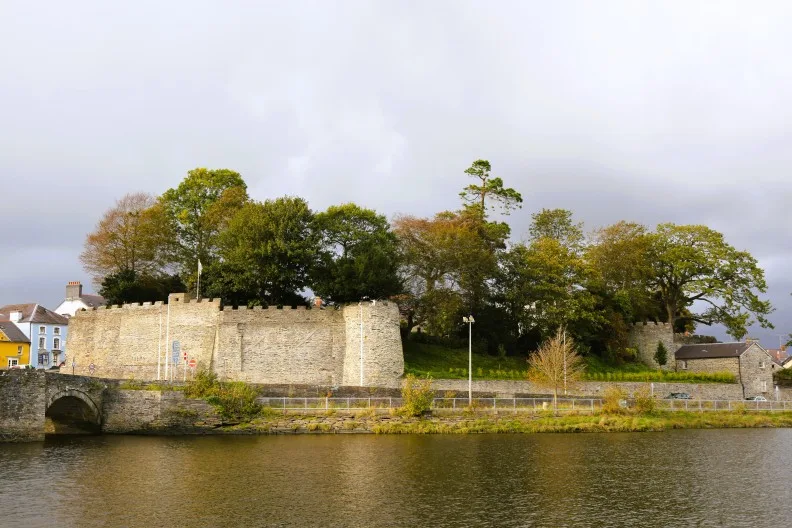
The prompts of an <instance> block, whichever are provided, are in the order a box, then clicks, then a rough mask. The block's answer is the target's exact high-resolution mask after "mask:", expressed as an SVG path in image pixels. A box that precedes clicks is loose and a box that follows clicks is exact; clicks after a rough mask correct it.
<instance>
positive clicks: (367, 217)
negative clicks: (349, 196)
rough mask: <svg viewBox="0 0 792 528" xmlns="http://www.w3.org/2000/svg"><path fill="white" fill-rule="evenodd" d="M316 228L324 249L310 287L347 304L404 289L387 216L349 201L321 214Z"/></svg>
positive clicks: (316, 220)
mask: <svg viewBox="0 0 792 528" xmlns="http://www.w3.org/2000/svg"><path fill="white" fill-rule="evenodd" d="M314 229H315V231H316V235H317V238H318V240H319V241H320V243H321V248H320V250H319V258H318V261H317V264H316V266H315V267H314V269H313V271H312V274H311V277H312V280H311V286H312V288H313V290H314V291H315V292H316V293H317V294H318V295H319V296H320V297H322V298H325V299H327V300H328V301H332V302H335V303H346V302H357V301H360V300H361V299H384V298H388V297H390V296H392V295H396V294H397V293H400V292H401V291H402V284H401V280H400V279H399V275H398V270H399V257H398V250H397V240H396V235H395V234H393V232H392V231H391V230H390V225H389V224H388V221H387V219H386V218H385V217H384V216H382V215H379V214H377V213H376V212H374V211H372V210H371V209H364V208H362V207H359V206H357V205H355V204H352V203H348V204H344V205H339V206H332V207H330V208H328V209H327V211H325V212H324V213H319V214H317V215H316V218H315V221H314Z"/></svg>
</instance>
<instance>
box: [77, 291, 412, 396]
mask: <svg viewBox="0 0 792 528" xmlns="http://www.w3.org/2000/svg"><path fill="white" fill-rule="evenodd" d="M361 324H362V333H361ZM67 339H68V341H67V347H68V350H69V355H70V356H71V358H73V360H74V361H75V365H74V367H73V371H74V373H75V374H81V375H92V376H97V377H102V378H116V379H130V378H134V379H137V380H155V379H170V378H172V379H176V380H179V379H182V378H184V369H185V365H184V363H183V361H182V357H183V354H185V353H186V354H187V357H188V358H189V359H195V360H196V363H197V365H198V368H203V369H207V370H211V371H213V372H215V373H216V374H217V375H218V376H219V377H220V378H221V379H227V380H238V381H245V382H248V383H294V384H317V385H330V386H338V385H366V386H370V385H389V384H393V383H397V382H398V379H399V378H400V376H401V375H402V374H403V372H404V358H403V354H402V347H401V337H400V334H399V312H398V309H397V307H396V305H395V304H393V303H388V302H376V303H371V302H365V303H361V304H360V305H349V306H345V307H342V308H337V309H336V308H327V309H316V308H314V309H306V308H305V307H298V308H296V309H292V308H284V309H276V308H268V309H262V308H260V307H256V308H253V309H246V308H244V307H240V308H228V307H226V308H223V307H221V306H220V301H218V300H195V299H192V300H191V299H189V296H188V295H186V294H183V293H182V294H171V295H170V296H169V298H168V303H167V304H164V303H161V302H156V303H143V304H142V305H140V304H126V305H124V306H120V307H119V306H114V307H111V308H106V309H103V308H100V309H96V310H92V311H82V312H77V314H75V316H74V317H72V319H71V320H70V321H69V335H68V338H67ZM176 341H178V343H179V362H178V364H177V365H176V367H175V369H174V365H173V364H172V362H171V360H172V355H173V346H174V345H173V343H174V342H176ZM361 343H362V347H361ZM361 348H362V356H363V360H362V363H363V369H362V379H363V381H362V383H361V368H360V367H361ZM64 371H65V372H67V373H71V372H72V365H71V364H69V365H67V366H66V367H64Z"/></svg>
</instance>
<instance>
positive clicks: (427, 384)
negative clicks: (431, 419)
mask: <svg viewBox="0 0 792 528" xmlns="http://www.w3.org/2000/svg"><path fill="white" fill-rule="evenodd" d="M433 400H434V390H433V389H432V378H426V379H418V378H416V377H415V376H414V375H412V374H407V375H406V376H405V377H404V381H403V382H402V406H401V408H400V411H401V413H402V414H405V415H407V416H420V415H422V414H424V413H425V412H427V411H429V410H430V409H431V408H432V401H433Z"/></svg>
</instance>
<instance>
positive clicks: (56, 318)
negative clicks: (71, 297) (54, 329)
mask: <svg viewBox="0 0 792 528" xmlns="http://www.w3.org/2000/svg"><path fill="white" fill-rule="evenodd" d="M11 312H22V319H20V320H19V322H20V323H45V324H61V325H67V324H69V319H67V318H66V317H64V316H62V315H58V314H56V313H55V312H53V311H52V310H48V309H47V308H44V307H43V306H41V305H40V304H36V303H25V304H7V305H5V306H3V307H0V321H10V320H11Z"/></svg>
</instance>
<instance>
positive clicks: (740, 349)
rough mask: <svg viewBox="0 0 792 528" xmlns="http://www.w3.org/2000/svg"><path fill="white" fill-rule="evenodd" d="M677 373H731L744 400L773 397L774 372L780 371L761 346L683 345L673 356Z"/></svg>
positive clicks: (757, 344)
mask: <svg viewBox="0 0 792 528" xmlns="http://www.w3.org/2000/svg"><path fill="white" fill-rule="evenodd" d="M674 356H675V359H676V370H677V371H678V372H708V373H713V372H729V373H731V374H734V377H735V378H736V379H737V382H738V383H739V384H740V385H741V387H742V392H743V397H745V398H749V397H752V396H765V397H767V398H768V399H771V397H772V396H773V390H774V389H773V372H774V371H775V369H778V368H781V367H780V366H779V365H778V364H777V363H776V362H775V361H774V360H773V357H772V356H771V355H770V354H768V352H767V350H765V349H764V348H762V346H761V345H760V344H759V343H756V342H750V341H749V342H747V343H709V344H702V345H682V346H681V347H679V348H678V349H677V351H676V353H675V354H674Z"/></svg>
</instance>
